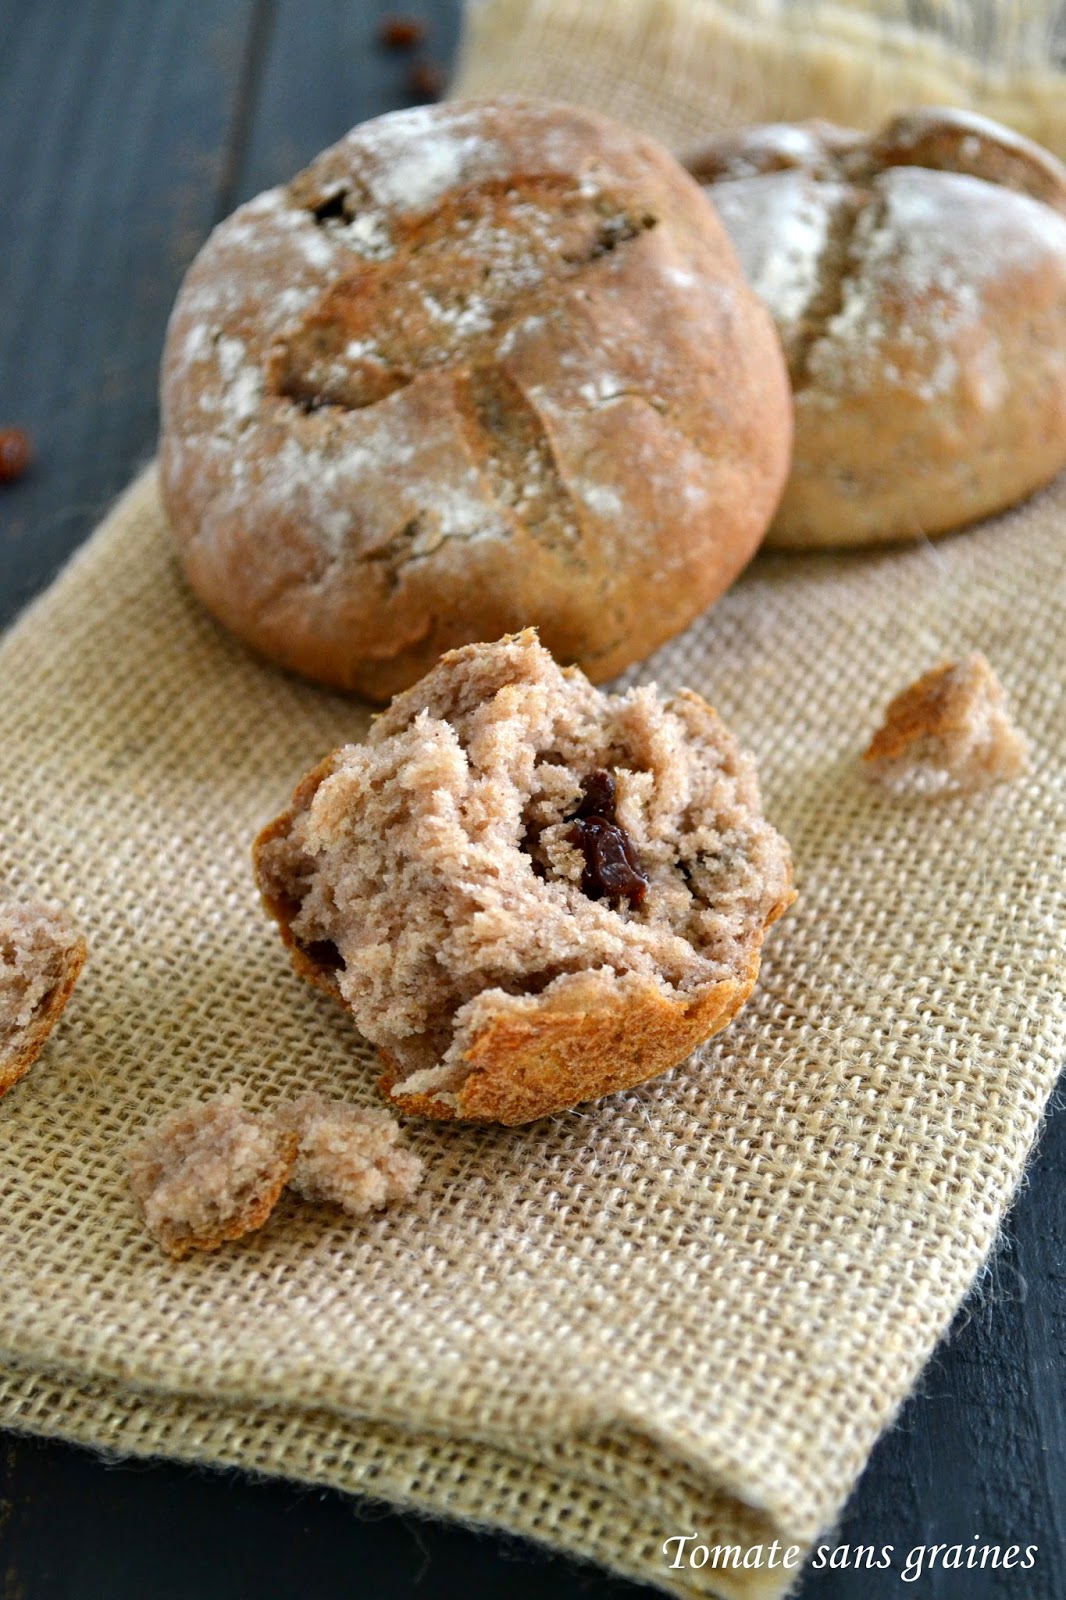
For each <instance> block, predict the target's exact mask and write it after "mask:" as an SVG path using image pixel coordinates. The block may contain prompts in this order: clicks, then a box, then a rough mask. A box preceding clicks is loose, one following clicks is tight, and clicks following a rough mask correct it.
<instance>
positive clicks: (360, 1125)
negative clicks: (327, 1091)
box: [277, 1094, 422, 1217]
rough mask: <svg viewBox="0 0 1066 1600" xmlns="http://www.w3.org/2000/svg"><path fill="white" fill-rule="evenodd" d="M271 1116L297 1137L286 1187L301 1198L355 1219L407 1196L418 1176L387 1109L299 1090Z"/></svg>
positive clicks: (419, 1169)
mask: <svg viewBox="0 0 1066 1600" xmlns="http://www.w3.org/2000/svg"><path fill="white" fill-rule="evenodd" d="M277 1116H278V1119H279V1121H280V1122H281V1123H282V1124H283V1125H284V1126H285V1127H287V1128H291V1129H293V1131H294V1132H295V1133H296V1135H297V1136H298V1138H299V1151H298V1153H297V1157H296V1165H295V1166H294V1167H293V1169H292V1173H291V1175H290V1177H289V1186H290V1187H291V1188H293V1189H295V1190H296V1191H297V1193H298V1194H301V1195H303V1197H304V1199H305V1200H324V1201H327V1202H329V1203H330V1204H332V1205H338V1206H341V1207H343V1209H344V1210H345V1211H347V1212H348V1213H349V1215H351V1216H353V1217H361V1216H365V1215H366V1213H367V1212H368V1211H376V1210H380V1208H381V1207H382V1206H385V1205H388V1204H389V1202H390V1201H393V1200H409V1199H410V1198H411V1196H412V1195H413V1194H414V1192H415V1190H416V1189H417V1188H418V1185H419V1183H420V1182H421V1180H422V1163H421V1161H420V1160H419V1158H418V1157H417V1156H416V1155H414V1154H413V1153H412V1152H411V1151H410V1150H405V1149H403V1148H402V1146H400V1145H399V1144H398V1143H397V1140H398V1138H399V1133H400V1125H399V1123H398V1122H397V1121H396V1118H395V1117H393V1116H392V1115H391V1114H390V1113H389V1112H388V1111H384V1110H377V1109H375V1108H373V1107H369V1106H350V1105H346V1104H345V1103H344V1102H343V1101H341V1100H327V1099H326V1098H325V1097H324V1096H323V1095H320V1094H305V1095H301V1096H300V1098H299V1099H298V1100H289V1101H284V1102H283V1103H282V1104H281V1105H280V1106H279V1107H278V1110H277Z"/></svg>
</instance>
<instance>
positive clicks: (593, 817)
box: [567, 767, 648, 906]
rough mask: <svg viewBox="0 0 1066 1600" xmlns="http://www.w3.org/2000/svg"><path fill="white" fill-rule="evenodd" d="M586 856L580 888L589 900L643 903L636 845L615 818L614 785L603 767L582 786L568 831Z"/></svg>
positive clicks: (643, 886)
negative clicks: (575, 812) (578, 803)
mask: <svg viewBox="0 0 1066 1600" xmlns="http://www.w3.org/2000/svg"><path fill="white" fill-rule="evenodd" d="M567 838H568V839H569V841H570V843H571V844H574V845H577V847H578V848H579V849H580V850H581V851H582V853H583V854H584V857H585V870H584V871H583V872H582V874H581V890H582V893H583V894H587V895H588V897H589V899H590V900H604V899H606V900H628V901H629V903H630V905H631V906H639V905H641V904H642V903H643V900H644V896H645V895H646V894H647V892H648V880H647V878H646V877H645V875H644V870H643V868H642V866H641V862H640V857H639V855H638V854H637V850H636V846H635V845H634V843H633V841H632V839H631V838H630V837H629V835H628V833H626V831H625V829H624V828H621V827H619V825H618V823H617V821H616V820H615V784H614V778H613V777H612V775H611V774H610V773H609V772H607V771H605V770H604V769H603V768H602V767H601V768H600V769H599V770H598V771H596V772H593V773H591V774H590V775H589V776H588V777H587V778H586V779H585V782H584V784H583V785H582V790H581V804H580V805H579V806H578V809H577V814H576V815H575V817H574V819H573V826H572V827H571V829H570V831H569V832H568V834H567Z"/></svg>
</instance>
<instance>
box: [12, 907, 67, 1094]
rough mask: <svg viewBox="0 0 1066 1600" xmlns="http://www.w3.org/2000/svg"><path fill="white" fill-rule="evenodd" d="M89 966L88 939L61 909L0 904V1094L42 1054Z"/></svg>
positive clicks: (22, 1075)
mask: <svg viewBox="0 0 1066 1600" xmlns="http://www.w3.org/2000/svg"><path fill="white" fill-rule="evenodd" d="M84 964H85V940H84V939H83V938H82V937H81V935H80V934H79V933H78V930H77V929H76V927H75V926H74V922H73V920H72V918H71V916H70V913H69V912H68V911H66V910H65V909H64V908H63V907H62V906H58V905H49V904H47V903H46V902H44V901H40V900H27V901H11V902H9V903H7V904H0V1094H3V1093H4V1091H5V1090H6V1089H10V1087H11V1085H12V1084H13V1083H17V1082H18V1080H19V1078H21V1077H24V1076H25V1074H26V1073H27V1072H28V1071H29V1070H30V1068H31V1067H32V1065H33V1063H34V1062H35V1061H36V1059H37V1057H38V1056H39V1055H40V1053H41V1049H42V1047H43V1045H44V1042H45V1040H46V1039H47V1038H48V1035H49V1034H50V1033H51V1031H52V1029H53V1028H54V1027H55V1024H56V1022H57V1021H58V1020H59V1017H60V1015H61V1013H62V1011H63V1009H64V1007H65V1006H66V1003H67V1001H68V1000H69V999H70V995H71V991H72V989H73V988H74V985H75V983H76V982H77V979H78V974H79V973H80V972H81V969H82V967H83V966H84Z"/></svg>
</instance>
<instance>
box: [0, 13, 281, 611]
mask: <svg viewBox="0 0 1066 1600" xmlns="http://www.w3.org/2000/svg"><path fill="white" fill-rule="evenodd" d="M252 10H253V0H196V3H195V4H192V5H191V4H188V3H187V0H154V3H152V4H150V5H147V4H142V3H140V0H5V4H4V5H3V6H0V18H2V23H0V27H2V30H3V31H2V34H0V237H2V246H0V425H2V424H5V423H19V424H21V425H22V426H23V427H26V428H27V429H28V430H29V431H30V432H31V434H32V435H33V438H34V441H35V444H36V450H37V460H36V464H35V466H34V468H33V470H32V472H31V473H30V474H29V475H28V476H27V477H26V478H25V479H24V480H23V481H22V482H20V483H18V484H16V485H14V486H8V487H5V488H4V489H3V491H2V493H0V606H2V610H0V620H2V619H3V618H5V617H8V616H10V615H11V614H12V613H13V612H14V611H15V610H16V609H17V608H18V607H19V605H20V604H22V603H23V602H24V601H25V600H26V599H27V598H28V596H29V595H30V594H31V593H33V592H34V591H35V590H36V589H38V588H40V587H41V586H42V584H43V582H44V581H45V580H46V579H47V578H48V576H49V575H50V574H51V573H52V572H53V571H54V570H55V568H56V567H57V566H58V565H59V564H60V563H61V561H62V560H63V558H64V557H65V556H66V554H67V553H68V552H69V550H70V549H71V548H73V546H74V545H75V544H76V543H78V542H79V541H80V539H81V538H82V537H83V536H84V534H85V533H86V532H87V531H88V530H89V528H90V527H91V526H92V524H93V522H94V520H95V519H96V517H97V516H98V514H99V512H100V511H101V510H102V509H103V507H104V506H105V505H106V504H107V502H108V501H109V500H110V499H111V498H112V497H113V496H114V495H115V494H116V493H117V492H118V490H119V489H121V488H122V487H123V485H124V484H125V483H126V481H127V480H128V479H129V477H130V476H131V474H132V472H133V470H134V469H135V467H136V466H137V465H138V463H139V462H140V461H141V460H143V459H145V458H146V457H147V456H148V455H149V454H150V452H151V449H152V446H153V442H154V438H155V432H156V403H155V395H156V382H157V370H158V362H159V351H160V348H161V345H162V338H163V329H164V327H165V323H166V318H167V314H168V312H169V309H170V305H171V303H172V301H173V298H174V294H175V292H176V290H177V286H178V283H179V281H180V278H181V274H182V272H183V271H184V269H185V267H186V266H187V264H188V262H189V260H190V259H191V257H192V255H193V254H194V253H195V251H196V249H197V248H198V246H199V244H200V243H201V241H202V240H203V238H204V236H205V234H206V232H207V230H208V228H209V227H210V225H211V223H212V221H213V219H214V215H215V211H216V208H217V199H218V188H219V180H220V176H221V174H222V171H223V168H224V165H225V161H226V152H227V136H228V133H229V130H230V125H231V121H232V118H233V114H234V92H235V85H236V83H237V81H238V79H239V76H240V69H241V63H242V60H243V57H244V52H245V48H246V43H247V37H248V29H249V20H250V17H251V14H252Z"/></svg>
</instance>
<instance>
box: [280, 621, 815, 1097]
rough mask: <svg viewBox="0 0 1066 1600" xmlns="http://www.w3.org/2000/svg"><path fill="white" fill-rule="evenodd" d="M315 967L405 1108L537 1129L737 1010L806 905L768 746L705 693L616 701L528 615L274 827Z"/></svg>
mask: <svg viewBox="0 0 1066 1600" xmlns="http://www.w3.org/2000/svg"><path fill="white" fill-rule="evenodd" d="M254 854H255V866H256V873H257V877H258V882H259V886H260V889H261V891H262V894H263V897H264V901H265V904H266V907H267V909H268V910H269V912H270V913H271V914H272V915H273V916H274V917H275V918H276V920H277V922H278V923H279V925H280V928H281V933H282V937H283V938H284V940H285V942H286V944H287V945H288V947H289V949H290V951H291V955H292V960H293V964H294V965H295V967H296V969H297V971H298V972H300V973H301V974H302V975H303V976H304V977H305V978H307V979H308V980H309V981H310V982H312V983H314V984H316V985H317V986H318V987H319V988H321V989H323V990H325V992H326V993H327V994H330V995H332V996H333V997H334V998H335V999H337V1000H339V1001H340V1002H341V1003H342V1004H343V1005H344V1006H346V1007H347V1008H348V1009H349V1010H350V1011H351V1013H352V1015H353V1017H354V1018H355V1021H356V1023H357V1024H358V1026H359V1028H360V1029H361V1030H362V1032H363V1033H364V1034H365V1035H366V1037H367V1038H368V1039H370V1040H371V1041H372V1042H373V1043H374V1044H375V1045H376V1046H377V1047H378V1049H379V1052H380V1054H381V1057H382V1059H383V1061H384V1063H385V1073H384V1077H383V1080H382V1081H383V1087H384V1089H385V1092H386V1093H387V1095H388V1097H389V1098H390V1100H391V1102H392V1103H393V1105H394V1106H396V1107H398V1108H400V1109H402V1110H405V1111H411V1112H416V1113H419V1114H422V1115H425V1116H431V1117H444V1118H452V1117H457V1118H465V1119H469V1120H473V1121H481V1122H503V1123H523V1122H529V1121H531V1120H533V1119H534V1118H536V1117H540V1116H544V1115H546V1114H548V1113H550V1112H555V1111H562V1110H564V1109H566V1108H567V1107H570V1106H573V1105H576V1104H577V1103H578V1102H580V1101H583V1100H590V1099H593V1098H596V1097H597V1096H600V1095H603V1094H608V1093H610V1092H611V1091H613V1090H617V1089H622V1088H626V1087H628V1086H630V1085H632V1084H636V1083H640V1082H642V1081H644V1080H645V1079H647V1078H651V1077H654V1076H656V1074H658V1073H661V1072H664V1071H665V1070H666V1069H667V1068H669V1067H672V1066H674V1065H676V1064H677V1063H678V1062H679V1061H681V1060H683V1059H684V1058H685V1057H686V1056H687V1055H688V1054H689V1053H690V1052H691V1051H692V1050H693V1049H695V1047H696V1046H697V1045H699V1044H701V1043H702V1042H703V1041H704V1040H705V1039H707V1038H709V1037H710V1036H711V1035H712V1034H714V1033H716V1032H717V1031H718V1030H719V1029H720V1028H723V1027H725V1025H726V1024H727V1023H728V1022H729V1021H730V1020H731V1019H732V1018H733V1017H734V1016H735V1015H736V1013H737V1011H738V1010H739V1009H740V1007H741V1006H742V1005H743V1004H744V1002H745V1000H746V999H747V998H748V996H749V994H750V993H751V990H752V988H753V986H754V984H755V981H756V977H757V974H758V970H759V953H760V948H761V945H762V942H763V936H764V934H765V932H766V929H767V927H768V926H769V924H770V923H771V922H773V921H774V919H775V918H776V917H778V916H780V915H781V913H782V912H783V911H784V910H785V909H786V908H787V906H788V905H789V904H790V903H791V901H792V899H793V892H792V888H791V865H790V857H789V851H788V847H787V845H786V844H785V842H784V840H783V839H782V838H781V837H780V835H779V834H777V833H776V832H775V831H774V829H773V828H772V827H771V826H770V824H769V823H768V822H767V821H766V820H765V819H764V817H763V815H762V812H761V809H760V804H759V793H758V786H757V782H756V777H755V772H754V768H753V765H752V762H751V760H750V758H749V757H748V756H746V755H744V754H743V753H742V752H741V751H740V750H739V749H738V747H737V745H736V742H735V740H734V738H733V736H732V734H731V733H730V732H729V730H728V729H727V728H726V727H725V725H724V724H723V722H722V721H721V719H720V718H719V717H718V716H717V714H716V713H715V712H714V711H713V710H712V709H711V707H710V706H708V705H707V704H706V702H705V701H703V700H701V699H700V697H699V696H698V695H696V694H693V693H692V692H691V691H689V690H681V691H680V692H679V693H678V694H675V695H672V696H670V697H668V698H666V699H664V698H662V697H660V695H659V694H658V693H657V692H656V690H655V689H654V688H652V687H642V688H636V689H629V690H627V691H626V692H625V693H623V694H613V695H612V694H604V693H602V692H601V691H599V690H597V689H595V688H593V687H592V685H591V684H590V683H589V682H588V680H587V679H586V677H585V676H584V674H583V673H581V672H580V671H579V670H577V669H576V668H569V669H565V670H562V669H560V668H559V667H558V666H557V665H556V663H555V662H554V660H553V659H552V657H551V656H550V654H549V653H548V652H547V651H546V650H545V649H544V648H543V647H542V646H541V645H540V644H539V643H538V641H537V638H536V636H535V634H534V633H533V632H532V630H527V631H526V632H524V633H522V634H520V635H518V636H514V637H508V638H505V639H502V640H500V641H499V642H498V643H495V644H479V645H471V646H467V647H465V648H463V649H460V650H456V651H453V652H451V653H450V654H448V655H446V656H445V657H444V659H443V660H442V661H441V662H440V663H439V664H438V665H437V666H436V667H435V668H434V669H433V670H432V671H431V672H430V673H428V674H427V676H426V677H425V678H424V679H422V681H421V682H420V683H418V684H417V685H415V686H414V687H413V688H412V689H409V690H408V691H407V692H406V693H404V694H402V695H400V696H399V697H397V699H395V700H394V701H393V703H392V704H391V705H390V706H389V707H388V709H387V710H386V711H385V712H383V713H382V715H381V716H380V717H378V718H377V719H376V720H375V722H374V724H373V726H372V728H371V730H370V733H369V735H368V738H367V740H366V743H365V744H363V745H357V746H356V745H349V746H346V747H344V748H343V749H340V750H337V751H334V753H333V754H332V755H331V756H329V757H327V759H326V760H325V761H323V762H322V763H321V764H320V765H319V766H318V767H317V768H316V769H315V770H314V771H313V772H311V773H309V774H308V776H307V777H306V778H305V779H304V780H303V782H302V783H301V784H300V785H299V787H298V788H297V790H296V793H295V795H294V797H293V802H292V805H291V806H290V807H289V809H288V810H286V811H285V812H284V813H283V814H282V815H281V816H279V817H277V818H276V819H275V820H274V821H273V822H272V823H270V824H269V825H268V826H267V827H266V828H265V829H264V830H263V832H262V833H261V834H260V836H259V838H258V839H257V841H256V844H255V851H254Z"/></svg>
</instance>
